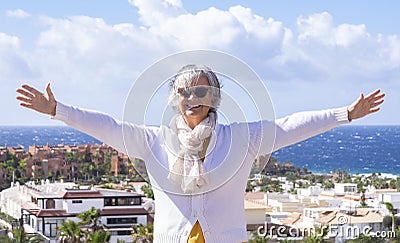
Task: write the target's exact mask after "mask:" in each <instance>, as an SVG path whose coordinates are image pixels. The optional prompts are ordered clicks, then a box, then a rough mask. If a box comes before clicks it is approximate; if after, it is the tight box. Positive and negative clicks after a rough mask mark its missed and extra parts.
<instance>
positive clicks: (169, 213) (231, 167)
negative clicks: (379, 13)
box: [54, 103, 348, 243]
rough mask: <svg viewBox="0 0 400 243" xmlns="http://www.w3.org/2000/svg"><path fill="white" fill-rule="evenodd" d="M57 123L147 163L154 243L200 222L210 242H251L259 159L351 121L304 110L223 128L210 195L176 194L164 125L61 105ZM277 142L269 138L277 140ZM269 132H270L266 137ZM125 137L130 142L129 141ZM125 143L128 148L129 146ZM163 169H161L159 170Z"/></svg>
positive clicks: (183, 234) (181, 237) (214, 149)
mask: <svg viewBox="0 0 400 243" xmlns="http://www.w3.org/2000/svg"><path fill="white" fill-rule="evenodd" d="M54 118H55V119H58V120H61V121H63V122H65V123H66V124H67V125H69V126H71V127H73V128H75V129H77V130H80V131H82V132H84V133H87V134H89V135H91V136H93V137H95V138H97V139H99V140H100V141H103V142H104V143H106V144H108V145H110V146H112V147H114V148H115V149H117V150H118V151H120V152H122V153H127V154H129V156H132V157H136V158H140V159H142V160H144V161H145V162H146V167H147V169H148V174H149V177H150V181H151V183H152V185H153V191H154V196H155V203H156V205H155V208H156V214H155V219H154V242H165V243H173V242H187V239H188V236H189V233H190V231H191V229H192V227H193V225H194V224H195V222H196V221H199V223H200V225H201V228H202V230H203V233H204V237H205V240H206V242H207V243H209V242H216V243H222V242H227V243H232V242H244V241H247V236H246V219H245V212H244V194H245V188H246V184H247V178H248V176H249V173H250V169H251V166H252V163H253V162H254V159H255V157H256V156H258V155H262V154H268V153H271V152H272V151H276V150H278V149H280V148H282V147H285V146H288V145H290V144H294V143H297V142H299V141H302V140H305V139H307V138H309V137H312V136H314V135H317V134H320V133H322V132H325V131H327V130H329V129H331V128H334V127H336V126H338V125H340V124H344V123H348V117H347V108H346V107H343V108H337V109H329V110H322V111H312V112H299V113H295V114H293V115H290V116H287V117H285V118H282V119H278V120H276V121H273V122H271V121H260V122H251V123H233V124H230V125H221V124H220V125H218V126H217V127H216V136H214V139H212V140H213V142H212V143H211V144H212V146H209V147H211V151H209V152H210V153H209V154H208V156H207V158H206V159H205V161H204V166H205V169H206V170H207V171H211V172H212V173H211V174H210V176H209V184H210V185H209V187H208V188H207V187H206V188H204V190H206V192H205V193H198V194H195V195H180V194H176V193H174V192H176V188H174V186H175V185H173V184H171V182H170V181H169V180H168V179H167V178H166V177H167V175H168V173H167V172H168V171H167V170H164V169H163V168H164V167H165V168H168V165H169V164H170V163H171V160H173V159H175V158H174V156H172V155H171V154H170V153H169V152H168V149H167V148H166V144H165V139H164V138H165V131H168V128H165V127H146V126H138V125H134V124H126V123H122V122H120V121H117V120H115V119H113V118H111V117H110V116H108V115H106V114H103V113H99V112H96V111H90V110H84V109H79V108H76V107H72V106H67V105H64V104H62V103H58V104H57V110H56V116H55V117H54ZM269 132H275V133H276V138H275V142H274V139H265V138H267V137H268V136H272V138H273V136H274V134H273V133H272V134H271V133H269ZM266 133H268V134H266ZM124 136H125V141H124ZM125 145H126V148H125ZM160 168H161V169H160Z"/></svg>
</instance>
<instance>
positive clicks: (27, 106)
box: [19, 102, 33, 109]
mask: <svg viewBox="0 0 400 243" xmlns="http://www.w3.org/2000/svg"><path fill="white" fill-rule="evenodd" d="M19 105H20V106H23V107H26V108H29V109H33V108H32V104H28V103H22V102H21V103H19Z"/></svg>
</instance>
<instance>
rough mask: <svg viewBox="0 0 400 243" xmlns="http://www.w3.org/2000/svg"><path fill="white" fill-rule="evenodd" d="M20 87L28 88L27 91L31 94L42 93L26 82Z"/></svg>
mask: <svg viewBox="0 0 400 243" xmlns="http://www.w3.org/2000/svg"><path fill="white" fill-rule="evenodd" d="M22 88H24V89H26V90H28V91H29V92H31V93H32V94H33V95H35V96H38V95H42V93H41V92H39V91H38V90H37V89H35V88H33V87H31V86H29V85H27V84H23V85H22Z"/></svg>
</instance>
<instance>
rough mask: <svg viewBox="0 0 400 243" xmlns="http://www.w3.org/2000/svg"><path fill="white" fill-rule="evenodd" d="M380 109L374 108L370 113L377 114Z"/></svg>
mask: <svg viewBox="0 0 400 243" xmlns="http://www.w3.org/2000/svg"><path fill="white" fill-rule="evenodd" d="M380 109H381V108H379V107H377V108H372V109H370V110H369V111H370V113H375V112H377V111H379V110H380Z"/></svg>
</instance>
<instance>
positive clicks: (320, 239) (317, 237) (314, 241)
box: [304, 225, 329, 243]
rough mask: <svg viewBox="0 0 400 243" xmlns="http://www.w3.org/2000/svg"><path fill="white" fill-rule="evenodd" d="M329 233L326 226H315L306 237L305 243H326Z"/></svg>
mask: <svg viewBox="0 0 400 243" xmlns="http://www.w3.org/2000/svg"><path fill="white" fill-rule="evenodd" d="M328 233H329V227H327V226H326V225H321V226H314V227H313V230H310V232H309V235H307V236H306V237H304V242H305V243H324V242H327V241H326V239H325V238H326V237H327V236H328Z"/></svg>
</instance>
